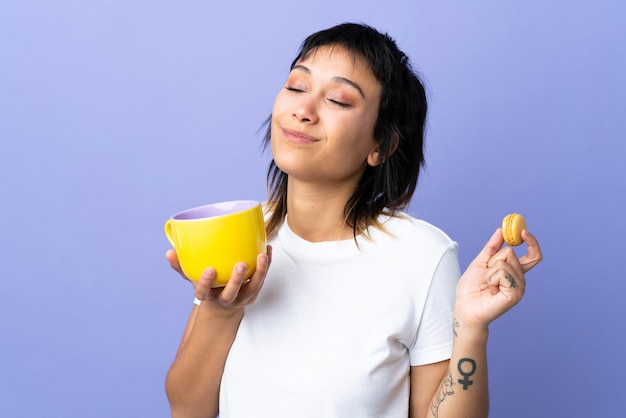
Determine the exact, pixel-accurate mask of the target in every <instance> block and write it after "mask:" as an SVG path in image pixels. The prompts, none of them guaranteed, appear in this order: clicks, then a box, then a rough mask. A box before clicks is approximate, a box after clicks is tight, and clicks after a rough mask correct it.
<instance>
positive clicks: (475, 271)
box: [454, 228, 543, 329]
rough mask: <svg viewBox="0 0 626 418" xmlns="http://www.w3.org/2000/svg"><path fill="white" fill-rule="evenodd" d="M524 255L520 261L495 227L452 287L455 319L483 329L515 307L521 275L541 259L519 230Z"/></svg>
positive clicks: (521, 286) (523, 281)
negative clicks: (454, 288) (483, 245)
mask: <svg viewBox="0 0 626 418" xmlns="http://www.w3.org/2000/svg"><path fill="white" fill-rule="evenodd" d="M522 239H523V240H524V242H525V243H526V246H527V254H526V255H524V256H522V257H521V258H517V255H516V254H515V252H514V251H513V249H512V248H511V247H509V246H506V247H504V248H502V244H503V243H504V239H503V238H502V230H501V229H500V228H498V229H497V230H496V232H494V234H493V235H492V236H491V238H490V239H489V241H488V242H487V244H486V245H485V247H484V248H483V249H482V250H481V252H480V253H479V254H478V256H477V257H476V258H475V259H474V261H472V262H471V263H470V265H469V266H468V268H467V270H465V273H463V275H462V276H461V279H460V280H459V283H458V284H457V288H456V303H455V309H454V311H455V320H456V321H460V323H462V324H464V325H465V326H469V327H475V328H478V329H481V328H482V329H486V328H487V326H488V325H489V323H491V322H492V321H493V320H495V319H496V318H498V317H499V316H500V315H502V314H504V313H505V312H507V311H508V310H509V309H511V308H512V307H513V306H515V305H516V304H517V303H518V302H519V301H520V300H521V299H522V297H523V296H524V291H525V290H526V279H525V277H524V273H526V272H528V271H529V270H530V269H532V268H533V267H535V266H536V265H537V264H538V263H539V262H540V261H541V259H542V258H543V256H542V254H541V248H540V247H539V243H538V242H537V239H535V237H534V236H533V235H531V234H530V233H529V232H528V231H526V230H524V231H522Z"/></svg>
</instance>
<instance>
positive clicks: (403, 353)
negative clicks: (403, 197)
mask: <svg viewBox="0 0 626 418" xmlns="http://www.w3.org/2000/svg"><path fill="white" fill-rule="evenodd" d="M381 220H382V221H383V222H384V228H385V230H386V232H383V231H380V230H378V229H375V228H371V229H370V234H371V240H367V239H364V238H362V237H359V238H358V243H359V247H358V248H357V245H356V244H355V242H354V240H353V239H349V240H342V241H331V242H320V243H312V242H309V241H306V240H304V239H302V238H300V237H298V236H297V235H295V234H294V233H293V232H292V231H291V230H290V229H289V227H288V226H287V222H284V223H283V225H282V226H281V227H280V229H279V230H278V233H277V234H276V236H275V237H274V238H273V239H272V240H271V241H270V244H271V245H272V246H273V253H272V255H273V258H272V264H271V267H270V271H269V273H268V275H267V277H266V279H265V283H264V286H263V288H262V290H261V292H260V294H259V297H258V299H257V300H256V301H255V302H254V304H252V305H251V306H249V307H247V308H246V312H245V315H244V318H243V320H242V322H241V325H240V327H239V331H238V333H237V336H236V338H235V341H234V343H233V346H232V348H231V350H230V352H229V355H228V358H227V361H226V367H225V370H224V375H223V378H222V385H221V390H220V417H221V418H250V417H268V418H274V417H276V418H278V417H289V418H294V417H315V418H321V417H324V418H332V417H348V418H355V417H359V418H363V417H407V416H408V399H409V379H408V378H409V367H410V366H415V365H423V364H429V363H434V362H437V361H441V360H445V359H448V358H450V353H451V348H452V310H453V305H454V297H455V286H456V283H457V281H458V278H459V276H460V270H459V263H458V255H457V245H456V243H455V242H454V241H452V240H451V239H450V238H449V237H448V236H447V235H446V234H444V233H443V232H442V231H441V230H439V229H437V228H435V227H434V226H432V225H430V224H428V223H426V222H424V221H421V220H417V219H413V218H410V217H408V215H407V216H406V217H402V218H398V217H392V218H389V217H381Z"/></svg>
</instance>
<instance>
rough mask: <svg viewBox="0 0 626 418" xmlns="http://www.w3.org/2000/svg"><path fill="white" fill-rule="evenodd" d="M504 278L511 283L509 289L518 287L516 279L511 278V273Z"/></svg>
mask: <svg viewBox="0 0 626 418" xmlns="http://www.w3.org/2000/svg"><path fill="white" fill-rule="evenodd" d="M504 278H505V279H506V280H508V282H509V288H511V289H513V288H514V287H517V283H515V279H514V278H513V276H511V275H510V274H509V273H507V274H506V275H505V276H504Z"/></svg>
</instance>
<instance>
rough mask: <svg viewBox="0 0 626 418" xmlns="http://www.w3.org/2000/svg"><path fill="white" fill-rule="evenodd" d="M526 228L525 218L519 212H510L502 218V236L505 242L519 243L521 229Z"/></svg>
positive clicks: (510, 243)
mask: <svg viewBox="0 0 626 418" xmlns="http://www.w3.org/2000/svg"><path fill="white" fill-rule="evenodd" d="M524 229H526V220H525V219H524V217H523V216H522V215H520V214H519V213H511V214H509V215H506V216H505V217H504V219H502V236H503V237H504V241H506V243H507V244H509V245H513V246H517V245H521V244H522V243H523V242H524V240H522V231H523V230H524Z"/></svg>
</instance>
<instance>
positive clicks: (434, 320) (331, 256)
mask: <svg viewBox="0 0 626 418" xmlns="http://www.w3.org/2000/svg"><path fill="white" fill-rule="evenodd" d="M425 117H426V99H425V93H424V88H423V85H422V83H421V82H420V80H419V78H418V77H417V76H416V75H415V73H414V71H413V70H412V69H411V66H410V63H409V60H408V58H407V56H406V55H405V54H404V53H402V52H401V51H400V50H399V49H398V48H397V46H396V43H395V42H394V41H393V39H391V38H390V37H389V36H387V35H385V34H381V33H380V32H378V31H377V30H375V29H373V28H371V27H369V26H366V25H361V24H342V25H338V26H336V27H333V28H330V29H327V30H324V31H320V32H318V33H315V34H313V35H311V36H309V37H308V38H307V39H306V40H305V42H304V43H303V45H302V47H301V50H300V53H299V54H298V55H297V57H296V58H295V60H294V61H293V63H292V66H291V72H290V73H289V76H288V78H287V81H286V83H285V86H284V88H283V89H281V91H280V92H279V93H278V95H277V97H276V100H275V103H274V107H273V110H272V116H271V118H270V120H269V124H268V132H267V136H266V141H267V142H266V143H267V145H269V146H270V147H271V151H272V156H273V161H272V163H271V165H270V169H269V172H268V184H269V200H268V203H267V211H268V213H267V232H268V237H269V245H268V252H267V254H260V255H259V257H258V260H257V265H256V272H255V273H254V275H253V276H252V278H251V279H250V280H249V281H247V282H244V281H243V275H244V273H245V271H246V269H247V268H248V267H249V266H246V265H244V264H239V265H237V266H236V267H235V269H234V270H233V273H232V277H231V280H230V282H229V283H228V284H227V285H226V286H225V287H224V288H212V287H211V284H212V281H213V279H214V277H215V273H214V270H213V269H211V268H210V266H207V267H208V268H207V269H206V271H205V272H204V275H203V277H202V278H201V280H200V281H199V282H197V283H195V284H194V286H195V296H196V298H197V299H198V300H201V301H202V302H201V303H199V304H198V305H195V306H194V308H193V311H192V313H191V316H190V318H189V322H188V324H187V327H186V329H185V332H184V335H183V338H182V342H181V344H180V348H179V350H178V353H177V355H176V358H175V360H174V362H173V364H172V366H171V368H170V371H169V373H168V376H167V381H166V390H167V395H168V398H169V401H170V406H171V411H172V415H173V416H175V417H215V416H217V415H218V414H220V416H222V417H223V418H227V417H245V418H249V417H290V418H291V417H351V418H352V417H408V416H410V417H464V418H468V417H485V416H487V413H488V388H487V359H486V345H487V336H488V325H489V323H490V322H492V321H493V320H494V319H496V318H497V317H498V316H500V315H502V314H503V313H504V312H506V311H507V310H509V309H510V308H511V307H513V306H514V305H515V304H516V303H517V302H518V301H519V300H520V299H521V298H522V295H523V293H524V288H525V279H524V273H525V272H527V271H528V270H530V269H531V268H532V267H534V266H535V265H536V264H537V263H539V261H541V258H542V255H541V250H540V248H539V245H538V243H537V241H536V240H535V238H534V237H533V236H532V235H531V234H530V233H528V232H526V231H524V232H523V238H524V241H525V242H526V244H527V247H528V254H527V255H525V256H524V257H522V258H521V259H518V258H517V257H516V255H515V253H514V252H513V251H512V250H511V249H510V248H509V247H504V248H502V244H503V239H502V236H501V231H500V229H497V230H496V231H495V232H494V233H493V235H492V237H491V238H490V239H489V241H488V242H487V244H486V245H485V247H484V248H483V250H482V251H481V252H480V254H478V256H477V257H476V259H475V260H474V261H473V262H472V263H471V265H470V266H469V267H468V269H467V270H466V272H465V273H464V274H463V275H461V272H460V270H459V265H458V259H457V245H456V243H455V242H454V241H452V240H451V239H450V238H449V237H448V236H446V235H445V234H444V233H443V232H442V231H440V230H439V229H437V228H436V227H434V226H432V225H430V224H428V223H426V222H424V221H421V220H418V219H414V218H413V217H411V216H409V215H407V214H406V213H404V212H403V209H404V208H405V207H406V205H407V204H408V203H409V201H410V199H411V197H412V195H413V192H414V190H415V186H416V183H417V179H418V175H419V172H420V168H421V166H422V164H423V159H424V157H423V135H424V123H425ZM166 256H167V259H168V260H169V262H170V264H171V266H172V267H173V268H174V269H176V270H177V271H179V272H180V268H179V265H178V262H177V258H176V253H175V252H174V251H173V250H170V251H168V253H167V254H166ZM270 264H271V268H270ZM244 311H245V315H244Z"/></svg>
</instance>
